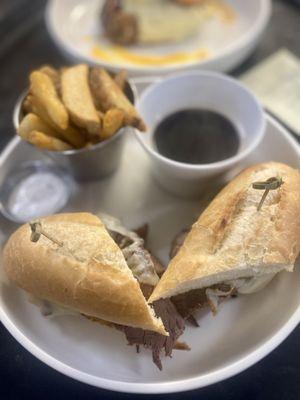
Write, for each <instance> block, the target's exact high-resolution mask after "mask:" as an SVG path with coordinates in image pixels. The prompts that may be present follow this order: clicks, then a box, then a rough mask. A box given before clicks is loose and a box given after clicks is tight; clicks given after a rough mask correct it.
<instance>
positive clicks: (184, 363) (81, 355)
mask: <svg viewBox="0 0 300 400" xmlns="http://www.w3.org/2000/svg"><path fill="white" fill-rule="evenodd" d="M126 146H127V147H126V148H125V152H124V158H123V160H122V166H121V168H120V170H119V171H118V172H117V173H116V175H114V176H113V177H112V178H110V179H107V180H104V181H101V182H98V183H92V184H86V185H85V186H84V187H83V188H81V190H80V191H78V193H77V195H76V196H75V197H74V198H73V200H72V201H71V203H70V204H69V206H68V207H67V208H66V210H65V211H72V210H73V211H79V210H80V211H82V210H84V211H85V210H87V211H92V212H98V211H100V210H101V211H104V212H107V213H111V214H113V215H116V216H118V217H121V218H122V219H123V221H124V223H125V224H126V225H127V226H128V227H135V226H137V225H139V224H141V223H144V222H146V221H147V222H149V224H150V238H149V239H150V240H149V244H150V248H151V249H152V250H153V252H154V254H156V255H158V256H159V257H160V258H161V259H162V260H163V261H164V262H166V261H167V259H168V256H167V254H168V251H169V246H170V241H171V239H172V238H173V236H174V234H175V233H176V232H178V231H179V230H180V229H181V228H182V227H185V226H188V225H189V224H190V223H191V222H192V221H193V220H195V218H196V217H197V215H198V214H199V213H200V211H201V208H202V206H203V203H204V202H205V200H204V199H203V200H202V201H201V200H197V201H188V200H182V199H179V198H175V197H172V196H171V195H169V194H167V193H166V192H164V191H163V190H162V189H160V188H159V187H158V186H157V185H156V184H155V182H154V181H153V180H152V176H151V172H150V169H149V160H148V158H147V157H146V155H145V153H144V151H143V150H142V148H141V147H140V146H139V144H138V143H137V141H136V140H135V139H134V137H128V140H127V145H126ZM40 156H41V153H39V152H38V151H36V150H34V148H33V147H31V146H27V145H26V144H24V143H23V142H21V141H20V140H19V139H18V138H15V139H14V140H13V141H12V142H11V143H10V145H9V146H8V147H7V149H6V150H5V151H4V152H3V154H2V156H1V157H0V175H1V174H2V173H3V172H2V171H6V170H7V169H9V168H10V166H12V165H14V164H15V163H16V161H17V160H18V162H19V163H21V162H22V161H24V160H28V159H32V158H33V159H34V158H37V157H40ZM268 160H276V161H282V162H286V163H289V164H290V165H292V166H295V167H299V162H300V150H299V146H298V144H297V143H296V142H295V141H294V140H293V139H292V138H291V137H290V135H289V134H288V133H287V132H286V131H285V130H284V129H283V128H282V127H281V126H280V125H279V124H278V123H277V122H275V121H274V120H273V119H271V118H270V117H268V125H267V132H266V136H265V138H264V139H263V141H262V143H261V144H260V145H259V147H258V149H257V150H256V152H255V154H252V155H251V156H250V157H249V158H248V160H247V164H253V163H256V162H260V161H268ZM240 168H242V166H240ZM0 178H1V176H0ZM205 197H206V195H204V198H205ZM7 225H8V223H7V221H6V222H5V221H4V220H3V219H2V220H1V219H0V226H1V229H2V230H4V229H5V227H6V226H7ZM299 264H300V263H299V262H298V265H296V268H295V272H294V273H287V272H282V273H281V274H280V275H279V276H277V278H275V279H274V280H273V281H272V282H271V284H270V285H269V286H268V287H267V288H265V289H264V290H262V291H261V292H259V293H257V294H253V295H249V296H244V297H243V296H240V297H238V298H236V299H231V300H228V301H226V302H224V303H223V304H222V305H221V307H220V310H219V313H218V315H217V317H213V316H212V315H211V314H209V313H208V312H206V313H204V314H203V315H202V317H201V319H200V327H199V328H194V327H190V326H189V327H187V328H186V331H185V333H184V335H183V337H182V340H184V341H186V342H187V343H188V344H189V345H190V346H191V348H192V351H176V350H175V351H174V353H173V357H172V359H169V358H168V359H167V358H163V371H162V372H160V371H159V370H158V369H157V368H156V366H155V365H154V364H153V363H152V358H151V354H150V352H149V351H146V350H142V351H141V354H136V352H135V348H134V347H130V346H127V345H126V340H125V337H124V335H123V334H122V333H121V332H118V331H116V330H113V329H110V328H108V327H105V326H101V325H99V324H96V323H93V322H91V321H88V320H86V319H85V318H84V317H80V316H63V317H57V318H56V319H52V320H51V319H46V318H44V317H42V316H41V314H40V311H39V309H38V308H37V307H36V306H34V305H32V304H31V303H29V302H28V301H27V299H26V296H25V294H24V293H23V292H22V291H21V290H19V289H17V288H15V287H12V286H9V285H6V284H2V285H0V318H1V321H2V323H3V324H4V325H5V326H6V328H7V329H8V330H9V331H10V333H11V334H12V335H13V336H14V337H15V338H16V340H18V341H19V342H20V343H21V344H22V345H23V346H24V347H25V348H26V349H27V350H28V351H30V352H31V353H32V354H34V355H35V356H36V357H37V358H39V359H40V360H42V361H43V362H45V363H46V364H48V365H49V366H51V367H53V368H55V369H56V370H58V371H60V372H62V373H63V374H65V375H68V376H70V377H72V378H74V379H77V380H79V381H82V382H86V383H88V384H91V385H95V386H98V387H101V388H106V389H111V390H115V391H123V392H134V393H166V392H177V391H185V390H190V389H195V388H200V387H203V386H206V385H209V384H212V383H214V382H218V381H220V380H223V379H225V378H228V377H230V376H232V375H235V374H237V373H239V372H241V371H243V370H244V369H246V368H248V367H249V366H251V365H253V364H254V363H256V362H257V361H259V360H260V359H262V358H263V357H264V356H265V355H267V354H268V353H269V352H270V351H272V350H273V349H274V348H275V347H276V346H278V345H279V343H281V342H282V341H283V340H284V339H285V338H286V337H287V336H288V334H289V333H290V332H291V331H292V330H293V329H294V328H295V327H296V325H297V324H298V323H299V321H300V291H299V284H300V265H299ZM0 271H1V268H0Z"/></svg>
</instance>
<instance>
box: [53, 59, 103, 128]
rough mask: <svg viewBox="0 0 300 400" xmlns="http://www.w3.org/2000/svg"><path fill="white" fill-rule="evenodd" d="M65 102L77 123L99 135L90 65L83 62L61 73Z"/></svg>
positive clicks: (98, 121) (99, 126)
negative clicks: (90, 81)
mask: <svg viewBox="0 0 300 400" xmlns="http://www.w3.org/2000/svg"><path fill="white" fill-rule="evenodd" d="M61 92H62V99H63V103H64V104H65V106H66V108H67V110H68V111H69V114H70V117H71V120H72V121H73V122H74V124H75V125H77V126H79V127H81V128H86V129H87V131H88V132H89V133H90V134H91V135H99V132H100V130H101V124H100V120H99V117H98V114H97V110H96V108H95V105H94V103H93V98H92V95H91V91H90V87H89V84H88V66H87V65H84V64H81V65H77V66H75V67H71V68H65V69H64V70H63V71H62V75H61Z"/></svg>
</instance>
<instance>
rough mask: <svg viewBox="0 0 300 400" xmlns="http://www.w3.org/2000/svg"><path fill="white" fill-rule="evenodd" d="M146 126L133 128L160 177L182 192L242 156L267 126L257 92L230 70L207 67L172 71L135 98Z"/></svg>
mask: <svg viewBox="0 0 300 400" xmlns="http://www.w3.org/2000/svg"><path fill="white" fill-rule="evenodd" d="M137 110H138V112H139V114H140V116H141V118H143V120H144V121H145V123H146V126H147V132H146V134H145V133H139V132H138V131H136V132H135V135H136V137H137V139H138V140H139V142H140V143H141V145H142V147H143V148H144V150H145V151H146V152H147V154H148V155H149V156H150V158H151V161H152V169H153V173H154V176H155V178H156V180H157V181H158V182H159V183H160V185H161V186H163V187H164V188H165V189H167V190H168V191H170V192H172V193H173V194H176V195H179V196H183V197H193V196H197V195H199V194H201V192H202V191H203V188H204V187H205V184H206V183H207V182H208V181H209V180H211V179H212V178H216V177H220V176H221V175H222V174H224V173H226V172H227V171H229V170H230V169H232V168H233V167H235V166H236V165H237V164H238V163H240V162H241V161H243V160H244V159H245V158H246V157H247V156H248V155H249V154H250V153H251V152H253V151H254V149H255V148H256V147H257V146H258V144H259V143H260V141H261V140H262V138H263V135H264V132H265V126H266V121H265V116H264V112H263V109H262V107H261V105H260V104H259V102H258V101H257V99H256V98H255V96H254V95H253V94H252V93H251V92H250V91H249V90H248V89H246V88H245V87H244V86H243V85H242V84H241V83H239V82H238V81H236V80H235V79H232V78H230V77H228V76H225V75H222V74H218V73H213V72H205V71H203V72H202V71H199V72H198V71H193V72H186V73H180V74H176V75H173V76H171V77H169V78H167V79H164V80H162V81H158V82H157V83H154V84H153V85H150V86H149V87H148V88H147V89H146V90H145V91H144V92H143V93H142V95H141V97H140V99H139V100H138V102H137Z"/></svg>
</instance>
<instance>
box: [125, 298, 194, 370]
mask: <svg viewBox="0 0 300 400" xmlns="http://www.w3.org/2000/svg"><path fill="white" fill-rule="evenodd" d="M153 308H154V311H155V314H156V315H157V316H159V317H160V318H161V319H162V321H163V323H164V326H165V328H166V330H167V331H168V333H169V336H163V335H160V334H159V333H155V332H152V331H145V330H143V329H140V328H132V327H128V326H123V327H122V330H123V332H124V333H125V335H126V338H127V340H128V344H130V345H136V346H137V351H139V346H144V347H145V348H148V349H151V350H152V358H153V362H154V363H155V364H156V365H157V367H158V368H159V369H160V370H161V369H162V363H161V359H160V356H161V353H162V351H164V352H165V355H166V356H169V357H170V356H171V355H172V350H173V349H174V348H176V347H177V346H178V343H177V339H178V338H179V336H181V335H182V334H183V331H184V319H183V318H182V317H181V316H180V314H179V313H178V312H177V310H176V308H175V306H174V304H173V303H172V301H171V300H169V299H166V300H158V301H156V302H155V303H154V304H153ZM183 347H184V349H188V346H186V345H183Z"/></svg>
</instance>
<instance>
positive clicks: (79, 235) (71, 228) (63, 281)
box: [3, 213, 166, 334]
mask: <svg viewBox="0 0 300 400" xmlns="http://www.w3.org/2000/svg"><path fill="white" fill-rule="evenodd" d="M41 222H42V228H43V229H44V230H45V232H47V234H49V235H51V236H52V237H54V238H55V239H56V240H58V241H59V242H62V243H63V246H62V247H60V246H58V245H57V244H55V243H52V242H51V241H50V240H49V239H47V238H45V237H44V236H41V237H40V239H39V241H38V242H37V243H33V242H32V241H31V240H30V233H31V231H30V227H29V225H28V224H26V225H23V226H21V227H20V228H19V229H18V230H17V231H16V232H15V233H14V234H13V235H12V236H11V237H10V239H9V240H8V242H7V244H6V246H5V248H4V255H3V262H4V268H5V271H6V273H7V275H8V277H9V278H10V280H11V281H13V282H14V283H15V284H17V285H18V286H19V287H21V288H22V289H24V290H26V291H28V292H29V293H31V294H33V295H34V296H36V297H38V298H40V299H45V300H49V301H53V302H55V303H58V304H60V305H63V306H64V307H68V308H71V309H75V310H77V311H79V312H81V313H83V314H86V315H89V316H92V317H96V318H100V319H103V320H106V321H109V322H113V323H117V324H121V325H128V326H133V327H140V328H143V329H148V330H153V331H155V332H159V333H162V334H166V331H165V329H164V326H163V324H162V322H161V320H160V319H158V318H156V317H155V316H154V312H153V310H152V309H151V308H150V307H149V306H148V305H147V303H146V300H145V298H144V296H143V294H142V291H141V289H140V286H139V284H138V282H137V280H136V279H135V278H134V276H133V274H132V272H131V270H130V269H129V268H128V266H127V264H126V261H125V259H124V256H123V254H122V252H121V250H120V249H119V247H118V246H117V244H116V243H115V242H114V241H113V240H112V238H111V237H110V236H109V234H108V232H107V231H106V229H105V227H104V225H103V224H102V222H101V221H100V220H99V218H98V217H96V216H94V215H92V214H88V213H74V214H57V215H54V216H50V217H46V218H43V219H42V220H41Z"/></svg>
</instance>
